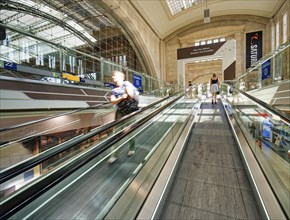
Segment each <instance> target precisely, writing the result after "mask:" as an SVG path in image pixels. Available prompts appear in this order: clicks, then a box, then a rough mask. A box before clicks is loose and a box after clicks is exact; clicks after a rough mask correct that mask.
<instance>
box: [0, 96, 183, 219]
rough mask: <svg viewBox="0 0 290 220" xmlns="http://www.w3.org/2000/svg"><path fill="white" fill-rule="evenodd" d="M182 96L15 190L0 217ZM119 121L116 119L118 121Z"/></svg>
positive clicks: (2, 205)
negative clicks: (31, 182) (36, 179)
mask: <svg viewBox="0 0 290 220" xmlns="http://www.w3.org/2000/svg"><path fill="white" fill-rule="evenodd" d="M182 96H183V95H180V96H177V97H175V98H174V99H173V100H171V101H170V102H168V103H166V104H164V105H162V106H161V107H160V108H158V109H156V110H155V111H153V112H151V113H150V114H149V115H147V116H146V117H144V118H141V119H140V120H138V121H137V122H135V123H134V124H131V125H130V126H128V127H127V128H126V129H123V130H122V131H120V132H119V133H117V134H115V135H113V136H111V137H109V138H108V139H106V140H105V141H103V142H101V143H99V144H97V145H96V146H95V147H93V148H91V149H90V150H88V151H85V152H84V153H83V154H81V155H79V156H78V157H76V158H74V159H73V160H71V161H70V162H68V163H65V164H64V165H63V166H62V167H61V168H58V169H55V170H54V171H52V172H51V173H49V174H48V175H45V176H42V177H40V179H39V180H38V181H35V182H33V184H30V185H29V186H27V187H24V188H22V189H20V190H19V191H16V193H15V194H12V195H11V196H9V197H8V198H6V199H4V201H3V202H2V204H1V210H0V214H1V215H0V218H1V219H2V218H3V219H6V218H8V217H10V216H11V215H13V214H14V213H16V212H17V211H18V210H20V209H21V208H22V207H24V206H25V205H27V204H28V203H30V202H31V201H33V200H34V199H36V198H37V197H39V196H40V195H42V194H43V193H45V192H46V191H47V190H49V189H50V188H52V187H53V186H55V185H56V184H57V183H59V182H60V181H62V180H63V179H64V178H66V177H68V176H69V175H70V174H72V173H73V172H74V171H76V170H77V169H79V168H80V167H81V166H83V165H85V164H86V163H88V162H89V161H91V160H92V159H93V158H95V157H97V156H99V155H100V154H101V153H103V152H104V151H106V150H108V149H110V148H111V147H112V146H113V145H114V144H115V143H117V142H118V141H120V140H121V139H123V138H124V137H126V136H127V135H128V134H130V133H132V132H133V131H134V130H136V129H137V128H139V127H140V126H142V125H143V124H145V123H146V122H147V121H149V120H150V119H152V118H153V117H154V116H156V115H157V114H159V113H160V112H161V111H163V110H164V109H166V108H167V107H169V106H170V105H171V104H173V103H174V102H176V101H177V100H178V99H180V98H181V97H182ZM157 104H158V103H157ZM144 108H145V107H144ZM144 108H142V110H144ZM146 109H147V108H146ZM138 112H139V111H138ZM138 112H134V113H131V114H130V115H128V116H125V117H124V118H128V117H132V115H133V114H137V113H138ZM121 120H124V119H123V118H122V119H120V121H121ZM120 121H119V120H118V122H120Z"/></svg>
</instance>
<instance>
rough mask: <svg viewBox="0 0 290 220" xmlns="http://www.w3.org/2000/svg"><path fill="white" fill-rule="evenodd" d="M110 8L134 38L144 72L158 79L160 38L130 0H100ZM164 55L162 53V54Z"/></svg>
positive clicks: (160, 49) (159, 75)
mask: <svg viewBox="0 0 290 220" xmlns="http://www.w3.org/2000/svg"><path fill="white" fill-rule="evenodd" d="M102 2H103V3H104V4H105V5H107V7H108V8H110V10H111V11H110V13H112V14H113V16H114V17H115V18H117V20H118V21H119V22H120V23H121V24H122V26H123V27H124V28H125V29H126V30H127V32H128V34H129V35H130V36H131V38H132V39H134V42H133V43H134V45H135V46H136V49H137V50H138V51H139V52H140V56H141V57H140V59H141V60H143V61H145V64H146V66H145V68H146V70H147V72H146V74H148V75H151V76H153V77H157V78H159V79H161V78H163V77H162V73H161V66H162V64H161V63H163V62H161V54H164V52H162V51H164V45H163V49H162V41H161V39H160V38H159V37H158V36H157V35H156V34H155V33H154V32H153V31H152V29H151V28H150V27H149V26H148V24H147V23H146V22H145V21H144V20H143V18H142V17H141V16H140V15H139V14H138V12H137V11H136V9H135V8H134V7H133V6H132V4H131V3H130V1H122V0H102ZM163 56H164V55H163Z"/></svg>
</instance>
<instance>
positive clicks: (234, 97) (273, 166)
mask: <svg viewBox="0 0 290 220" xmlns="http://www.w3.org/2000/svg"><path fill="white" fill-rule="evenodd" d="M227 88H228V87H227V86H226V85H225V86H224V87H223V93H222V95H221V97H222V99H223V102H224V105H225V108H226V109H227V112H228V114H229V115H230V116H231V117H233V118H234V119H235V120H236V122H237V123H238V125H239V127H240V128H241V130H242V132H243V134H244V136H245V138H246V140H247V142H248V144H249V146H250V148H251V151H252V152H253V154H254V155H255V157H256V160H257V161H258V163H259V165H260V167H261V169H262V170H263V173H264V175H265V176H266V179H267V180H268V182H269V184H270V186H271V188H272V189H273V191H274V194H275V196H276V197H277V200H278V201H279V203H280V204H281V206H282V207H283V210H284V212H285V214H286V215H287V216H288V218H290V210H289V207H290V200H289V193H290V173H289V170H290V117H289V115H288V114H286V113H284V112H282V111H280V110H278V109H276V108H273V107H272V106H271V105H268V104H266V103H264V102H263V101H261V100H259V99H256V98H254V97H252V96H251V95H249V94H248V93H245V92H243V91H241V90H238V89H232V91H228V90H227Z"/></svg>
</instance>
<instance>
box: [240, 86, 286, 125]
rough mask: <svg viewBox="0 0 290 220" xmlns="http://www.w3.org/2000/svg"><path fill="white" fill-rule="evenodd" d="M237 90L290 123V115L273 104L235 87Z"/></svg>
mask: <svg viewBox="0 0 290 220" xmlns="http://www.w3.org/2000/svg"><path fill="white" fill-rule="evenodd" d="M236 90H237V91H239V93H241V94H243V95H244V96H246V97H247V98H249V99H250V100H252V101H254V102H255V103H257V104H259V105H260V106H262V107H263V108H265V109H267V110H268V111H269V112H271V113H272V114H275V115H277V116H279V117H280V118H281V119H282V120H283V121H285V122H286V123H288V124H289V123H290V117H289V115H288V114H286V113H285V112H283V111H281V110H279V109H277V108H275V107H274V106H271V105H269V104H267V103H265V102H263V101H262V100H259V99H257V98H255V97H254V96H252V95H250V94H248V93H246V92H244V91H241V90H239V89H236Z"/></svg>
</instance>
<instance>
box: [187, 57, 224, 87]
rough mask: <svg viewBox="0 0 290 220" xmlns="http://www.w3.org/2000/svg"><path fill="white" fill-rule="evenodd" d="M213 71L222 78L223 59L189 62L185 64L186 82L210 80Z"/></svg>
mask: <svg viewBox="0 0 290 220" xmlns="http://www.w3.org/2000/svg"><path fill="white" fill-rule="evenodd" d="M213 73H216V74H217V76H218V77H219V78H220V79H222V60H214V61H210V62H198V63H188V64H186V65H185V83H188V81H192V83H193V84H200V83H204V82H208V81H209V80H210V78H211V77H212V74H213Z"/></svg>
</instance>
